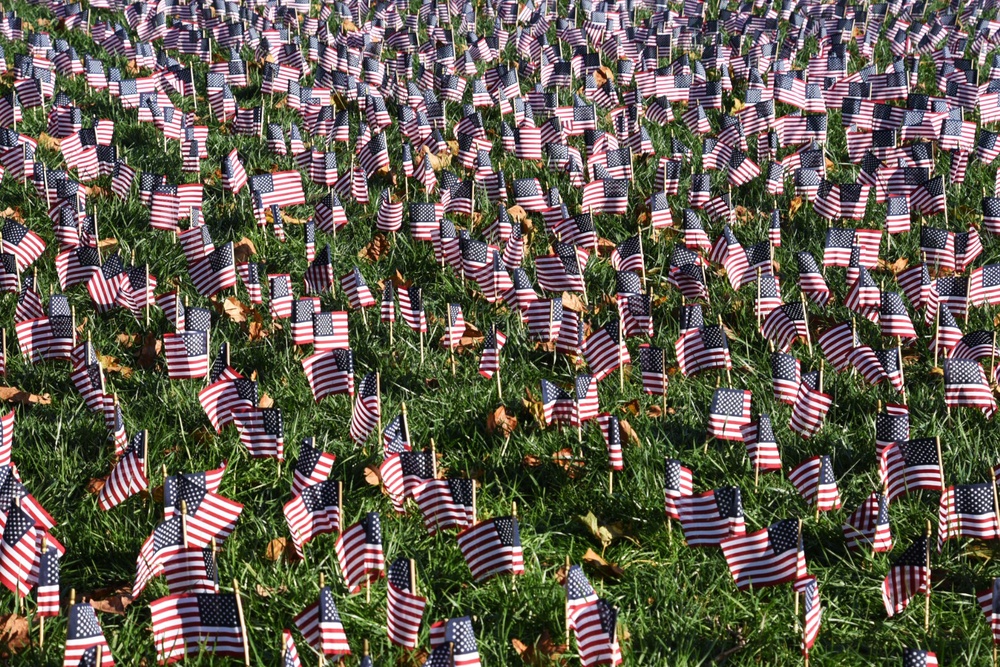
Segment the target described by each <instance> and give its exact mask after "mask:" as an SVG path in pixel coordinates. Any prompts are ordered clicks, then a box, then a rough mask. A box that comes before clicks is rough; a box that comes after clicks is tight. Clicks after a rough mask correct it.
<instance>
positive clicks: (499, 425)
mask: <svg viewBox="0 0 1000 667" xmlns="http://www.w3.org/2000/svg"><path fill="white" fill-rule="evenodd" d="M516 428H517V417H515V416H513V415H508V414H507V408H506V407H504V406H502V405H501V406H500V407H498V408H497V409H496V410H494V411H493V412H491V413H490V414H489V415H487V416H486V430H487V431H488V432H489V433H494V432H495V431H500V433H501V435H503V436H504V437H505V438H509V437H510V434H511V433H513V432H514V429H516Z"/></svg>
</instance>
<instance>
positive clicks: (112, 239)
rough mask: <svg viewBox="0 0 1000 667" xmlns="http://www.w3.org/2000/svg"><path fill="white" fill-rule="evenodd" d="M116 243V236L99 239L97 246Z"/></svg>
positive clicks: (106, 246) (104, 246)
mask: <svg viewBox="0 0 1000 667" xmlns="http://www.w3.org/2000/svg"><path fill="white" fill-rule="evenodd" d="M117 245H118V239H116V238H110V239H101V240H100V241H98V242H97V247H98V248H110V247H111V246H117Z"/></svg>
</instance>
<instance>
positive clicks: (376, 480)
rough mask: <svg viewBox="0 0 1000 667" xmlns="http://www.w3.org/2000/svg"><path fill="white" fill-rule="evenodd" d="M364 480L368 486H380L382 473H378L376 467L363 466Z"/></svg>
mask: <svg viewBox="0 0 1000 667" xmlns="http://www.w3.org/2000/svg"><path fill="white" fill-rule="evenodd" d="M365 481H366V482H368V484H369V485H370V486H382V475H381V474H380V473H379V471H378V468H375V467H373V466H365Z"/></svg>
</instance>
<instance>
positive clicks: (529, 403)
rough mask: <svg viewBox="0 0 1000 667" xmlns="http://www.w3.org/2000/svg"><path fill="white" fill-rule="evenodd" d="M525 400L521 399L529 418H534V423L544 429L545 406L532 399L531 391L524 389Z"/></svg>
mask: <svg viewBox="0 0 1000 667" xmlns="http://www.w3.org/2000/svg"><path fill="white" fill-rule="evenodd" d="M524 393H525V398H522V399H521V402H522V404H523V405H524V408H525V409H526V410H527V411H528V412H529V413H531V416H532V417H534V418H535V421H536V422H537V423H538V425H539V426H541V427H542V428H545V406H544V404H543V403H542V402H541V401H540V400H538V399H537V398H535V397H534V395H533V394H532V393H531V389H528V388H527V387H525V389H524Z"/></svg>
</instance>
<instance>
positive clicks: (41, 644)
mask: <svg viewBox="0 0 1000 667" xmlns="http://www.w3.org/2000/svg"><path fill="white" fill-rule="evenodd" d="M994 488H996V487H995V486H994ZM48 550H49V540H48V538H47V537H42V553H43V554H44V553H45V552H47V551H48ZM38 648H39V649H44V648H45V617H44V616H39V617H38ZM100 665H101V662H100V661H98V662H97V667H100Z"/></svg>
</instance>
